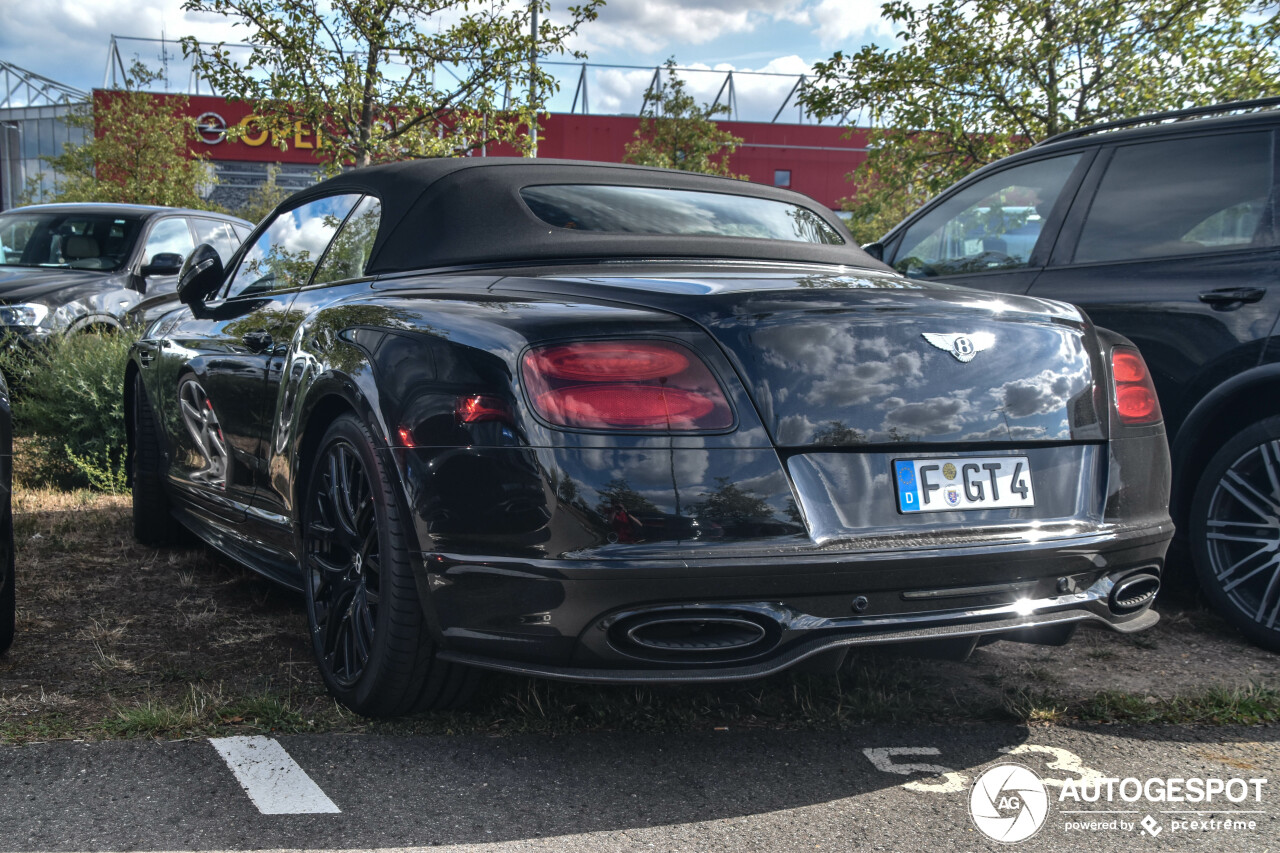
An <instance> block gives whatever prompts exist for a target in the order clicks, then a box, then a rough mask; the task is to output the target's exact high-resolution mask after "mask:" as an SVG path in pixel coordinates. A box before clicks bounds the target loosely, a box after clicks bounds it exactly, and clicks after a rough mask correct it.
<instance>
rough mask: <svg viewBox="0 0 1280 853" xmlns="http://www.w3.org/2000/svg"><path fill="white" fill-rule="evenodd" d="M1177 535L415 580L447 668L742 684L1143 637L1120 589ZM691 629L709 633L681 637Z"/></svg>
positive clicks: (1131, 533) (507, 570) (440, 561)
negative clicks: (818, 667) (1081, 632)
mask: <svg viewBox="0 0 1280 853" xmlns="http://www.w3.org/2000/svg"><path fill="white" fill-rule="evenodd" d="M1172 533H1173V528H1172V525H1170V524H1165V525H1160V526H1158V527H1154V528H1145V529H1141V530H1132V529H1130V530H1127V531H1124V532H1123V533H1121V532H1118V531H1117V532H1112V533H1110V534H1107V535H1094V536H1089V537H1072V538H1065V539H1059V540H1054V541H1052V542H1040V543H1027V542H1023V543H1019V544H1009V543H1004V544H999V545H985V546H975V547H969V548H955V547H952V548H946V549H912V550H908V551H895V552H890V551H882V552H869V553H868V552H861V553H860V552H838V553H818V554H809V555H806V556H803V557H798V556H789V557H786V558H781V557H778V556H776V555H774V556H770V555H767V554H759V555H757V556H756V557H755V558H754V559H742V558H740V557H738V558H734V559H732V560H721V559H711V558H707V559H700V560H696V561H692V560H690V561H684V562H680V563H675V562H672V561H662V562H658V561H646V562H632V563H626V564H615V565H601V564H598V563H597V564H593V565H588V566H584V565H582V564H581V563H577V564H572V563H567V562H564V561H521V560H513V559H500V560H494V559H489V560H478V559H475V558H472V557H456V558H451V557H449V556H447V555H443V554H428V555H424V556H425V559H424V564H423V569H422V571H421V574H420V581H421V588H422V592H423V599H424V605H425V606H426V608H427V611H428V617H429V619H430V621H431V622H432V624H433V627H434V628H435V629H436V633H437V639H438V641H439V642H440V643H441V656H442V657H443V658H445V659H447V660H452V661H457V662H459V663H466V664H470V665H473V666H479V667H484V668H488V669H496V670H502V671H506V672H515V673H525V674H530V675H539V676H545V677H550V678H559V679H567V680H575V681H600V682H638V683H652V682H675V683H678V682H703V681H733V680H743V679H751V678H759V677H762V676H766V675H770V674H772V673H775V672H779V671H781V670H784V669H787V668H788V667H791V666H794V665H795V664H798V663H800V662H802V661H804V660H806V659H808V658H811V657H813V656H815V655H820V654H822V653H824V652H827V651H831V650H834V649H847V648H851V647H855V646H869V645H884V644H891V643H904V642H913V641H925V640H947V639H963V638H990V637H994V638H999V637H1012V638H1016V639H1023V640H1031V641H1033V642H1034V641H1044V642H1052V641H1054V638H1062V637H1065V636H1066V634H1067V632H1068V631H1069V629H1070V628H1073V627H1075V626H1080V625H1084V626H1094V627H1099V628H1109V629H1111V630H1115V631H1119V632H1124V633H1129V632H1133V631H1140V630H1143V629H1146V628H1149V627H1151V626H1152V625H1154V624H1155V623H1156V621H1157V619H1158V616H1157V615H1156V613H1155V612H1154V611H1152V610H1151V609H1150V600H1149V599H1148V600H1144V601H1142V602H1141V603H1140V604H1139V605H1138V606H1135V607H1132V608H1129V609H1125V608H1121V607H1118V606H1117V603H1116V597H1115V596H1114V595H1113V593H1114V592H1115V591H1116V586H1117V584H1124V583H1125V582H1126V581H1131V580H1133V579H1134V578H1136V577H1138V576H1143V577H1149V578H1153V579H1158V577H1159V574H1160V572H1161V569H1162V566H1163V560H1164V554H1165V550H1166V549H1167V547H1168V544H1169V541H1170V538H1171V537H1172ZM1148 586H1149V587H1152V588H1153V587H1154V583H1151V582H1148ZM689 625H696V626H699V627H697V628H696V630H697V631H705V632H707V633H698V634H696V636H693V638H692V642H685V639H687V638H683V637H681V636H679V635H678V632H679V631H680V630H683V627H682V626H689ZM717 625H722V626H726V627H725V628H724V630H723V631H722V632H720V633H719V634H717V630H718V629H717V627H716V626H717ZM673 626H674V627H673ZM739 626H741V627H739ZM752 626H754V627H752ZM637 631H648V632H649V633H647V634H643V633H637ZM673 631H674V632H676V634H677V635H674V636H673V634H672V632H673ZM745 635H750V637H749V639H750V642H746V641H742V642H739V641H738V640H741V638H742V636H745ZM708 637H709V638H710V639H709V640H707V641H706V642H704V640H706V638H708ZM637 638H638V640H639V642H637Z"/></svg>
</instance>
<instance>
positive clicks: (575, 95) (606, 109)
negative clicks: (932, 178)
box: [102, 35, 861, 126]
mask: <svg viewBox="0 0 1280 853" xmlns="http://www.w3.org/2000/svg"><path fill="white" fill-rule="evenodd" d="M226 46H227V47H228V48H230V49H232V50H233V51H235V50H243V51H246V52H247V51H249V50H251V49H252V46H251V45H246V44H228V45H226ZM135 58H136V59H138V60H140V61H142V62H143V63H144V64H147V65H148V66H149V67H152V69H153V70H157V71H159V72H160V74H161V77H160V80H159V82H160V83H161V84H162V85H163V87H164V91H166V92H180V93H183V94H189V95H200V94H218V93H217V92H216V91H215V90H214V88H213V86H212V85H210V83H209V81H208V80H204V79H202V78H201V77H200V75H199V73H198V71H197V70H196V69H195V68H194V67H193V66H192V64H191V62H190V60H188V59H186V58H185V57H184V56H183V55H182V50H181V46H180V45H179V43H178V42H177V40H175V39H165V38H158V39H156V38H139V37H134V36H119V35H113V36H111V42H110V46H109V48H108V52H107V66H106V70H105V72H104V74H103V81H102V84H103V87H104V88H117V87H119V86H121V85H123V83H124V80H125V78H126V77H127V71H126V68H127V62H126V60H130V61H131V60H132V59H135ZM538 64H539V66H542V67H545V68H548V69H554V70H552V74H553V75H554V76H555V77H556V78H557V80H558V81H559V83H560V87H559V90H558V91H557V92H556V93H555V94H553V95H552V96H551V97H550V98H548V100H547V104H546V111H547V112H557V113H570V114H581V115H640V114H641V113H642V112H643V111H644V110H645V107H646V105H647V104H649V103H650V101H651V100H652V96H653V95H654V94H655V93H657V92H658V91H660V89H661V87H662V84H663V82H664V80H665V75H666V71H667V69H666V66H664V65H657V66H653V65H616V64H610V63H596V62H562V61H554V60H540V61H539V63H538ZM157 66H158V67H157ZM673 70H674V71H675V73H676V74H677V75H678V76H679V77H680V79H681V80H683V81H684V83H685V88H686V91H688V92H689V94H691V95H693V96H694V97H695V98H696V99H698V100H699V101H700V102H702V103H706V104H710V105H711V106H713V107H719V106H723V107H725V108H726V109H727V113H726V114H724V115H723V119H725V120H728V121H753V122H765V123H773V124H778V123H786V124H823V125H832V126H835V125H840V126H844V125H848V124H849V123H850V119H851V118H852V119H854V122H853V123H855V124H859V123H860V119H861V116H851V115H845V116H842V117H839V118H828V119H818V118H815V117H813V116H811V115H809V114H808V113H807V112H806V111H805V109H804V107H803V105H801V104H800V102H799V101H798V100H797V98H796V96H797V95H798V94H799V93H800V91H801V89H802V88H803V87H804V85H805V84H806V83H807V82H808V81H809V80H810V79H811V78H810V75H809V74H787V73H780V72H771V71H740V70H736V69H725V68H720V69H715V68H705V67H702V68H700V67H677V68H675V69H673ZM438 73H441V74H445V75H449V76H451V77H453V78H455V79H460V77H461V75H460V74H459V73H457V70H455V69H453V68H451V67H449V66H447V65H442V66H440V67H439V69H438ZM523 85H524V84H523V81H509V82H508V84H507V88H506V98H505V103H510V100H511V97H512V92H513V91H516V92H519V91H522V87H523ZM593 92H594V93H595V102H596V109H595V110H593V109H592V108H591V103H592V93H593ZM790 110H794V111H795V112H794V113H790V112H789V111H790ZM792 115H794V118H791V116H792Z"/></svg>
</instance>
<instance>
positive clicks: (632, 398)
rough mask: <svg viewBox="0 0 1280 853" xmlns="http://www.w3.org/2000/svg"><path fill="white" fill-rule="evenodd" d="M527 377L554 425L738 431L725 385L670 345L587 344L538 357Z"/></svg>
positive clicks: (532, 358) (528, 361)
mask: <svg viewBox="0 0 1280 853" xmlns="http://www.w3.org/2000/svg"><path fill="white" fill-rule="evenodd" d="M523 376H524V383H525V387H526V389H527V390H528V392H529V398H530V399H531V400H532V401H533V405H534V408H535V409H536V410H537V412H538V414H539V415H540V416H541V417H542V418H543V419H544V420H546V421H549V422H550V423H553V424H556V425H558V426H566V427H572V428H576V429H603V430H679V431H685V430H708V429H726V428H728V427H730V426H732V425H733V413H732V411H731V410H730V409H729V403H728V401H727V400H726V399H725V396H724V392H723V391H722V390H721V389H720V384H719V383H718V382H716V379H715V377H714V376H712V375H711V371H710V370H709V369H708V368H707V366H706V365H705V364H704V363H703V362H702V359H700V358H699V357H698V356H697V355H696V354H695V353H694V352H693V351H692V350H690V349H689V348H688V347H685V346H683V345H681V344H677V343H672V342H668V341H582V342H580V343H574V344H561V345H558V346H552V347H542V348H539V349H534V350H531V351H530V352H529V353H528V354H527V355H525V357H524V365H523Z"/></svg>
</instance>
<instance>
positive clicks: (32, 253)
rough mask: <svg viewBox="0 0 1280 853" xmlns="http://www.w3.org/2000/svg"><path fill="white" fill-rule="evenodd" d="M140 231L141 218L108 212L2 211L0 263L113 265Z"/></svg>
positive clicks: (128, 251) (129, 250)
mask: <svg viewBox="0 0 1280 853" xmlns="http://www.w3.org/2000/svg"><path fill="white" fill-rule="evenodd" d="M141 231H142V220H141V219H139V218H137V217H130V216H120V215H118V214H113V213H97V212H89V213H81V212H69V211H64V210H59V211H50V210H33V211H27V212H23V211H15V212H13V213H6V214H4V215H0V265H4V266H21V267H59V268H63V269H79V270H116V269H119V268H120V267H122V266H124V265H125V263H126V262H127V261H128V260H129V256H130V254H131V253H132V252H133V246H134V244H135V243H136V242H137V240H138V234H139V233H140V232H141Z"/></svg>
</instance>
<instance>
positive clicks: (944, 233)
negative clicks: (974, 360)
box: [893, 154, 1082, 278]
mask: <svg viewBox="0 0 1280 853" xmlns="http://www.w3.org/2000/svg"><path fill="white" fill-rule="evenodd" d="M1081 156H1082V155H1080V154H1068V155H1065V156H1062V157H1052V158H1049V159H1047V160H1037V161H1035V162H1034V163H1026V164H1024V165H1021V166H1014V167H1013V168H1011V169H1005V170H1004V171H1002V172H998V173H997V174H994V175H989V176H987V177H985V178H983V179H982V180H980V181H978V182H976V183H973V184H970V185H969V186H967V187H965V188H964V189H962V190H960V192H958V193H956V194H955V195H953V196H952V197H951V198H949V199H947V200H946V201H945V202H943V203H942V204H940V205H939V206H938V207H936V208H934V209H933V210H932V211H930V212H929V213H928V214H927V215H926V216H924V217H923V218H921V219H920V221H918V222H916V223H915V224H914V225H912V226H911V227H910V228H908V229H907V231H906V233H905V234H904V235H903V237H902V243H901V244H900V246H901V248H900V249H899V250H898V251H897V252H896V255H895V259H894V261H893V266H894V268H895V269H897V270H898V272H901V273H905V274H906V275H909V276H913V277H915V278H927V277H931V276H936V275H958V274H961V273H977V272H990V271H992V270H1000V269H1018V268H1020V267H1025V266H1026V265H1027V263H1028V262H1029V261H1030V260H1031V250H1032V249H1034V248H1035V245H1036V241H1037V240H1039V239H1040V230H1041V229H1042V228H1043V227H1044V221H1045V219H1047V218H1048V217H1049V212H1050V211H1051V210H1053V206H1054V204H1055V203H1057V201H1058V196H1059V195H1061V194H1062V188H1063V187H1064V186H1065V185H1066V183H1067V179H1068V178H1069V177H1071V171H1072V170H1073V169H1074V168H1075V167H1076V164H1077V163H1079V162H1080V157H1081Z"/></svg>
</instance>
